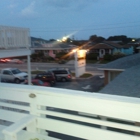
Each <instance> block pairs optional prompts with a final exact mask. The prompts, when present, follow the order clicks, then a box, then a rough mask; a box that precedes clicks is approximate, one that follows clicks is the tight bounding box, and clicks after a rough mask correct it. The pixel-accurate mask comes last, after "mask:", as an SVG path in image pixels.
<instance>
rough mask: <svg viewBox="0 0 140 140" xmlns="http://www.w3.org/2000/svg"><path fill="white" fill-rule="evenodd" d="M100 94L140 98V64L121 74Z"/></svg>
mask: <svg viewBox="0 0 140 140" xmlns="http://www.w3.org/2000/svg"><path fill="white" fill-rule="evenodd" d="M99 92H100V93H104V94H112V95H121V96H130V97H137V98H140V64H139V65H137V66H133V67H131V68H128V69H127V70H125V71H124V72H122V73H121V74H119V75H118V76H117V77H116V78H115V79H114V80H113V81H111V82H110V83H109V84H108V85H106V86H105V87H104V88H103V89H102V90H100V91H99Z"/></svg>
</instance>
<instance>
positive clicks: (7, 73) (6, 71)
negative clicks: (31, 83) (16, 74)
mask: <svg viewBox="0 0 140 140" xmlns="http://www.w3.org/2000/svg"><path fill="white" fill-rule="evenodd" d="M3 74H6V75H12V73H11V72H10V71H8V70H5V71H4V72H3Z"/></svg>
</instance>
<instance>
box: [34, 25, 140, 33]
mask: <svg viewBox="0 0 140 140" xmlns="http://www.w3.org/2000/svg"><path fill="white" fill-rule="evenodd" d="M139 26H140V25H132V26H121V27H117V26H116V27H106V28H104V27H101V28H89V29H71V30H70V29H69V30H60V29H58V30H38V31H37V30H36V31H35V30H31V32H68V31H71V32H72V31H79V32H85V31H89V30H107V29H118V28H128V27H139Z"/></svg>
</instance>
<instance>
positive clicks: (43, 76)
mask: <svg viewBox="0 0 140 140" xmlns="http://www.w3.org/2000/svg"><path fill="white" fill-rule="evenodd" d="M35 79H40V80H41V81H44V82H49V83H50V85H51V86H54V85H55V83H56V80H55V77H54V75H53V73H51V72H43V73H39V74H37V75H36V76H35Z"/></svg>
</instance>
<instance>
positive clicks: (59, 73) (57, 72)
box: [49, 68, 72, 82]
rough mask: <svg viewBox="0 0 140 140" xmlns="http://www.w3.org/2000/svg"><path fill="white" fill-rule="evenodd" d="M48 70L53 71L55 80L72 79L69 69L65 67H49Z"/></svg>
mask: <svg viewBox="0 0 140 140" xmlns="http://www.w3.org/2000/svg"><path fill="white" fill-rule="evenodd" d="M49 71H51V72H53V73H54V76H55V78H56V80H57V81H62V82H66V81H71V79H72V74H71V71H70V70H69V69H67V68H64V69H63V68H56V69H49Z"/></svg>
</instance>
